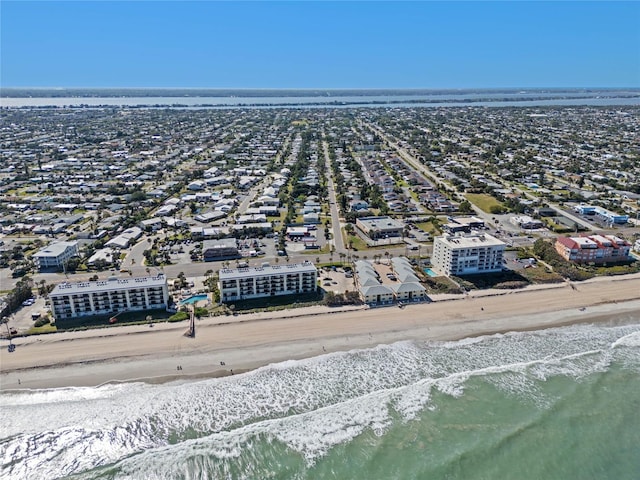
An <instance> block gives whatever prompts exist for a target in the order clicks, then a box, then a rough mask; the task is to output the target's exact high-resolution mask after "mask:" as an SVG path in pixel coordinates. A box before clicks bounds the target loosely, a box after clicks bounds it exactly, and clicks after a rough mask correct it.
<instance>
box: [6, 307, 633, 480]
mask: <svg viewBox="0 0 640 480" xmlns="http://www.w3.org/2000/svg"><path fill="white" fill-rule="evenodd" d="M621 320H624V321H625V322H632V323H629V324H626V325H618V326H613V325H607V326H590V325H583V326H571V327H563V328H557V329H550V330H544V331H538V332H519V333H509V334H503V335H502V334H501V335H491V336H485V337H479V338H473V339H466V340H461V341H456V342H400V343H396V344H393V345H383V346H379V347H377V348H372V349H366V350H354V351H351V352H344V353H334V354H327V355H323V356H320V357H316V358H311V359H307V360H300V361H289V362H284V363H280V364H274V365H270V366H268V367H264V368H261V369H258V370H256V371H253V372H249V373H246V374H243V375H236V376H232V377H226V378H218V379H205V380H199V381H187V382H185V381H183V382H174V383H166V384H161V385H153V384H143V383H133V384H124V385H123V384H120V385H106V386H102V387H96V388H65V389H57V390H39V391H23V392H3V393H2V394H0V401H1V403H0V405H2V406H1V407H0V414H1V415H2V418H3V428H2V434H1V435H2V438H1V439H0V455H1V458H2V459H3V462H2V467H1V468H2V470H0V476H1V477H2V478H47V479H53V478H61V477H64V478H73V479H194V478H198V479H236V478H237V479H367V480H369V479H402V480H404V479H416V480H418V479H420V480H423V479H438V480H439V479H487V480H495V479H517V480H538V479H544V480H552V479H558V480H572V479H576V480H578V479H579V480H585V479H594V480H595V479H616V480H626V479H629V480H630V479H637V478H638V472H640V414H639V413H638V412H640V318H626V319H621Z"/></svg>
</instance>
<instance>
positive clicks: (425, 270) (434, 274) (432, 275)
mask: <svg viewBox="0 0 640 480" xmlns="http://www.w3.org/2000/svg"><path fill="white" fill-rule="evenodd" d="M424 273H426V274H427V275H429V276H430V277H437V276H438V274H437V273H436V272H434V271H433V270H431V269H430V268H425V269H424Z"/></svg>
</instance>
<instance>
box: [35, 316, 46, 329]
mask: <svg viewBox="0 0 640 480" xmlns="http://www.w3.org/2000/svg"><path fill="white" fill-rule="evenodd" d="M48 324H49V317H42V318H39V319H38V320H36V322H35V323H34V324H33V326H34V327H42V326H44V325H48Z"/></svg>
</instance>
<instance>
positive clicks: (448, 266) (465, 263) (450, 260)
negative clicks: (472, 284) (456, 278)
mask: <svg viewBox="0 0 640 480" xmlns="http://www.w3.org/2000/svg"><path fill="white" fill-rule="evenodd" d="M505 248H506V244H505V243H504V242H502V241H500V240H498V239H497V238H495V237H492V236H491V235H488V234H486V233H471V234H468V235H463V234H460V233H457V234H455V235H443V236H441V237H436V238H435V239H434V241H433V255H432V257H431V264H432V265H433V268H434V270H437V271H438V272H441V273H443V274H444V275H447V276H450V275H472V274H479V273H493V272H499V271H501V270H502V258H503V254H504V251H505Z"/></svg>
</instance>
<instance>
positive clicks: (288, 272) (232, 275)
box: [218, 261, 318, 303]
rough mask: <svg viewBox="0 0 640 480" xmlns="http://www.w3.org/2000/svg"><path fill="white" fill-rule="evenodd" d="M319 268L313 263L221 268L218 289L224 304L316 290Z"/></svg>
mask: <svg viewBox="0 0 640 480" xmlns="http://www.w3.org/2000/svg"><path fill="white" fill-rule="evenodd" d="M317 282H318V270H317V269H316V267H315V265H314V264H313V263H311V262H307V261H305V262H302V263H294V264H287V265H269V264H268V263H266V264H263V266H262V267H251V268H236V269H222V270H220V272H219V273H218V289H219V290H220V299H221V302H222V303H226V302H236V301H239V300H247V299H251V298H262V297H270V296H275V295H292V294H300V293H312V292H315V291H316V288H317Z"/></svg>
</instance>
